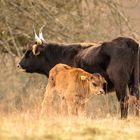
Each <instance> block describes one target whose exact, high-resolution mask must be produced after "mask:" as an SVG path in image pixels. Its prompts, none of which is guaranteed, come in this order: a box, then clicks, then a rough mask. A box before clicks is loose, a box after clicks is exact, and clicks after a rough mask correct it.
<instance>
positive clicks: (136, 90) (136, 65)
mask: <svg viewBox="0 0 140 140" xmlns="http://www.w3.org/2000/svg"><path fill="white" fill-rule="evenodd" d="M133 90H134V91H133V94H134V95H135V96H136V97H137V99H138V100H139V96H140V95H139V45H138V44H137V43H135V58H134V85H133Z"/></svg>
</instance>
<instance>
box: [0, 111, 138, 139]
mask: <svg viewBox="0 0 140 140" xmlns="http://www.w3.org/2000/svg"><path fill="white" fill-rule="evenodd" d="M25 139H26V140H100V139H104V140H126V139H127V140H138V139H140V119H139V118H134V117H129V118H128V119H127V120H120V119H119V118H113V117H108V118H99V119H97V118H96V119H90V118H72V117H71V118H62V117H54V118H50V119H41V118H39V113H37V112H36V113H27V112H26V113H17V112H16V113H11V114H3V115H2V114H1V117H0V140H25Z"/></svg>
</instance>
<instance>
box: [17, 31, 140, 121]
mask: <svg viewBox="0 0 140 140" xmlns="http://www.w3.org/2000/svg"><path fill="white" fill-rule="evenodd" d="M35 38H36V42H35V43H33V44H30V45H29V47H28V49H27V51H26V53H25V55H24V57H23V58H22V60H21V61H20V63H19V66H20V67H22V69H25V71H26V72H29V73H33V72H36V73H41V74H44V75H46V76H47V77H48V76H49V71H50V69H51V68H52V67H53V66H54V65H56V64H58V63H63V64H67V65H69V66H74V67H79V68H82V69H84V70H85V71H87V72H90V73H100V74H101V75H102V76H103V77H104V78H105V79H106V81H107V83H108V86H107V90H108V91H110V90H114V89H115V91H116V95H117V98H118V101H119V102H120V107H121V117H122V118H126V117H127V114H128V103H127V102H128V101H127V99H128V98H127V92H126V89H127V86H129V89H130V91H131V95H134V96H136V98H137V100H138V99H139V45H138V43H137V42H136V41H134V40H133V39H131V38H126V37H118V38H116V39H114V40H112V41H109V42H103V43H101V44H100V45H99V46H97V45H96V47H95V46H94V45H93V46H92V45H89V44H88V45H86V46H85V45H84V47H83V46H82V45H81V44H57V43H48V42H46V41H44V39H43V37H42V33H41V32H40V35H39V37H38V36H37V35H36V34H35ZM137 114H138V111H137Z"/></svg>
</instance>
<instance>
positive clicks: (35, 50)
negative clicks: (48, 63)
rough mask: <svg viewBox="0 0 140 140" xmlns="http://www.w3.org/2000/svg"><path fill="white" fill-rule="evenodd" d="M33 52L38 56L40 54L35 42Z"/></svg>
mask: <svg viewBox="0 0 140 140" xmlns="http://www.w3.org/2000/svg"><path fill="white" fill-rule="evenodd" d="M32 52H33V54H34V55H36V56H37V55H39V54H40V51H38V48H37V45H36V44H34V45H33V46H32Z"/></svg>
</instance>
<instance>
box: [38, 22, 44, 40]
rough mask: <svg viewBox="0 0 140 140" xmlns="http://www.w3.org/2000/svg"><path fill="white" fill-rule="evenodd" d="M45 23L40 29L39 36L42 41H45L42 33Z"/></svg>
mask: <svg viewBox="0 0 140 140" xmlns="http://www.w3.org/2000/svg"><path fill="white" fill-rule="evenodd" d="M44 26H45V25H43V26H42V27H41V28H40V30H39V38H40V39H41V40H42V41H45V39H44V37H43V33H42V30H43V28H44Z"/></svg>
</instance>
